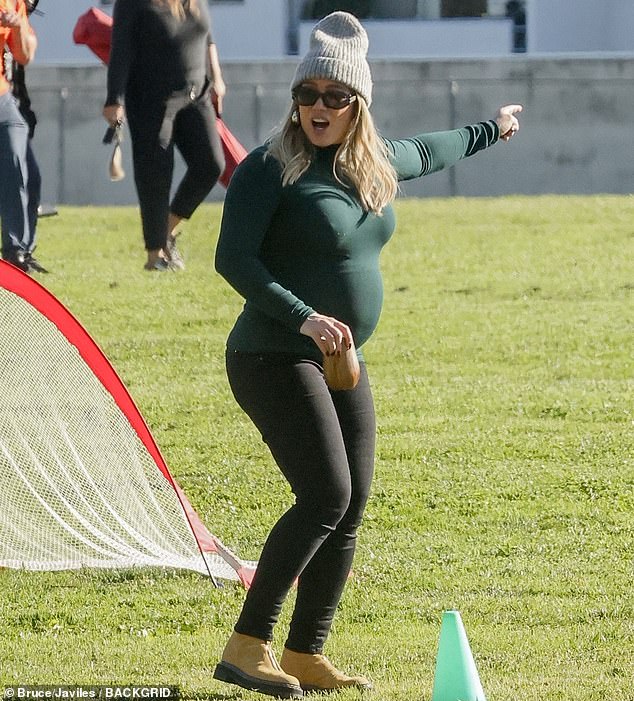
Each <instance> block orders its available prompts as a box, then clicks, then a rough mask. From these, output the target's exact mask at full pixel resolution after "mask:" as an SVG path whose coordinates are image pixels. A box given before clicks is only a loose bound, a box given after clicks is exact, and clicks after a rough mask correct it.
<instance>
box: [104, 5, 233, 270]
mask: <svg viewBox="0 0 634 701" xmlns="http://www.w3.org/2000/svg"><path fill="white" fill-rule="evenodd" d="M210 73H211V75H210ZM210 83H211V84H212V85H213V90H214V92H215V93H216V96H217V99H218V109H219V111H220V110H221V100H222V97H223V95H224V92H225V86H224V82H223V80H222V74H221V71H220V66H219V62H218V54H217V51H216V45H215V44H214V42H213V40H212V37H211V26H210V19H209V14H208V10H207V3H206V2H203V1H202V0H117V2H116V4H115V7H114V14H113V30H112V48H111V54H110V63H109V66H108V94H107V98H106V103H105V107H104V109H103V116H104V118H105V120H106V121H107V122H108V123H109V124H110V125H114V124H117V123H119V124H120V123H122V122H123V121H124V119H127V121H128V124H129V126H130V134H131V137H132V157H133V163H134V179H135V184H136V188H137V193H138V196H139V204H140V208H141V220H142V226H143V237H144V239H145V248H146V249H147V252H148V259H147V263H146V264H145V269H146V270H159V271H163V270H175V269H177V268H182V267H184V265H183V262H182V258H181V257H180V255H179V254H178V251H177V249H176V245H175V236H174V230H175V228H176V226H177V225H178V223H179V222H180V221H181V220H182V219H189V217H191V215H192V214H193V213H194V211H195V209H196V208H197V207H198V205H199V204H200V203H201V202H202V201H203V200H204V199H205V197H206V196H207V195H208V194H209V192H210V190H211V188H212V187H213V186H214V184H215V183H216V181H217V180H218V177H219V176H220V174H221V173H222V170H223V168H224V156H223V152H222V145H221V143H220V139H219V137H218V133H217V131H216V122H215V113H214V108H213V106H212V99H211V95H210V91H209V87H210ZM174 146H176V147H177V148H178V150H179V151H180V152H181V154H182V156H183V158H184V160H185V163H186V165H187V171H186V173H185V176H184V177H183V180H182V181H181V183H180V184H179V186H178V189H177V191H176V193H175V195H174V197H173V199H172V201H171V202H170V189H171V185H172V175H173V168H174Z"/></svg>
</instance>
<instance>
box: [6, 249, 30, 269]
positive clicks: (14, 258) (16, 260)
mask: <svg viewBox="0 0 634 701" xmlns="http://www.w3.org/2000/svg"><path fill="white" fill-rule="evenodd" d="M26 256H27V254H26V253H24V252H23V251H9V252H8V253H4V254H3V258H4V260H6V261H7V263H11V265H15V267H16V268H19V269H20V270H21V271H22V272H24V273H28V272H29V264H28V263H27V261H26Z"/></svg>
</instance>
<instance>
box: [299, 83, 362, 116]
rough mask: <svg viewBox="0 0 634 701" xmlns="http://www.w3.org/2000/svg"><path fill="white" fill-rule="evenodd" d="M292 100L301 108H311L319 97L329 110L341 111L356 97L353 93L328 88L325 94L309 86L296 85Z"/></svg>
mask: <svg viewBox="0 0 634 701" xmlns="http://www.w3.org/2000/svg"><path fill="white" fill-rule="evenodd" d="M292 95H293V100H295V102H297V104H298V105H301V106H302V107H312V106H313V105H314V104H315V103H316V102H317V100H319V98H320V97H321V101H322V102H323V103H324V105H325V106H326V107H329V108H330V109H331V110H342V109H343V108H344V107H347V106H348V105H350V104H352V103H353V102H354V101H355V100H356V99H357V96H356V95H355V94H354V93H350V92H346V91H345V90H337V88H329V89H328V90H326V92H319V90H317V88H313V87H312V86H310V85H298V86H297V87H296V88H295V89H294V90H293V92H292Z"/></svg>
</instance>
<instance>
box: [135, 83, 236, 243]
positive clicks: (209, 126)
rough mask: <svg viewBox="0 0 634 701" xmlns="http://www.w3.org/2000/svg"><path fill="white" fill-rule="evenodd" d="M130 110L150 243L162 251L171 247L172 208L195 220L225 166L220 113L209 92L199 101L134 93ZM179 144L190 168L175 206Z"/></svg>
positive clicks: (138, 182) (143, 219) (186, 95)
mask: <svg viewBox="0 0 634 701" xmlns="http://www.w3.org/2000/svg"><path fill="white" fill-rule="evenodd" d="M126 115H127V118H128V123H129V125H130V135H131V137H132V158H133V163H134V182H135V185H136V189H137V194H138V196H139V206H140V209H141V222H142V225H143V238H144V240H145V248H146V249H147V250H149V251H151V250H158V249H159V248H164V247H165V243H166V240H167V220H168V214H169V212H170V211H171V212H172V213H173V214H176V215H177V216H178V217H180V218H181V219H189V218H190V217H191V215H192V214H193V213H194V210H195V209H196V208H197V207H198V205H199V204H200V203H201V202H202V201H203V200H204V199H205V197H207V195H208V194H209V193H210V191H211V189H212V187H213V186H214V185H215V184H216V181H217V180H218V178H219V177H220V175H221V173H222V171H223V170H224V167H225V161H224V153H223V150H222V144H221V142H220V137H219V136H218V131H217V129H216V115H215V112H214V109H213V106H212V104H211V98H210V96H209V93H208V92H206V93H205V94H204V95H203V96H201V97H198V98H196V99H194V100H192V99H191V97H190V95H189V93H183V94H182V95H181V94H177V95H173V96H172V97H170V98H168V99H167V100H166V101H165V102H160V101H158V102H156V103H143V102H137V100H135V99H133V98H130V96H128V97H127V102H126ZM174 146H176V147H177V148H178V150H179V151H180V153H181V155H182V156H183V159H184V161H185V164H186V166H187V171H186V173H185V175H184V177H183V179H182V181H181V182H180V184H179V186H178V189H177V190H176V194H175V195H174V198H173V200H172V203H171V205H170V201H169V200H170V191H171V186H172V175H173V172H174Z"/></svg>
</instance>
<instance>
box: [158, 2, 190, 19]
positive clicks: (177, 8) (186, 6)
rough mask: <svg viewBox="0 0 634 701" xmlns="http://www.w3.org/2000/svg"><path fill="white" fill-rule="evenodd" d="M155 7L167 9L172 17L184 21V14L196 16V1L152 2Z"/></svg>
mask: <svg viewBox="0 0 634 701" xmlns="http://www.w3.org/2000/svg"><path fill="white" fill-rule="evenodd" d="M153 2H154V4H155V5H162V6H163V7H167V8H168V9H169V11H170V12H171V13H172V15H173V16H174V17H178V18H179V19H185V14H186V13H187V12H189V13H190V14H192V15H196V16H197V15H198V6H197V4H198V0H186V2H184V3H183V2H182V0H153Z"/></svg>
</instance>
